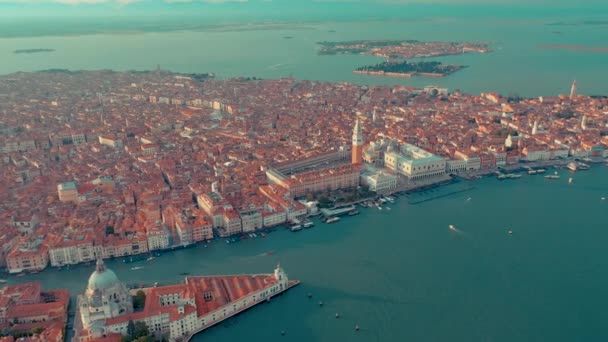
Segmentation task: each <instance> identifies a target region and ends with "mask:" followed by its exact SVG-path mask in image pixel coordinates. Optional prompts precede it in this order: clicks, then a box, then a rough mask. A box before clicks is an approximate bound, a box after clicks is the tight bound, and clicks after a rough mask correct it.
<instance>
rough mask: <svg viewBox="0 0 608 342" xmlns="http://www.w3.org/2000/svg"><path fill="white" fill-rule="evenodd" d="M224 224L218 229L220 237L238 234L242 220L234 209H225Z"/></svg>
mask: <svg viewBox="0 0 608 342" xmlns="http://www.w3.org/2000/svg"><path fill="white" fill-rule="evenodd" d="M223 222H224V224H223V225H222V227H220V228H219V229H218V230H219V232H220V236H221V237H226V236H230V235H235V234H240V233H242V232H243V226H242V220H241V217H240V216H239V213H238V212H237V211H236V210H234V209H230V210H225V211H224V214H223Z"/></svg>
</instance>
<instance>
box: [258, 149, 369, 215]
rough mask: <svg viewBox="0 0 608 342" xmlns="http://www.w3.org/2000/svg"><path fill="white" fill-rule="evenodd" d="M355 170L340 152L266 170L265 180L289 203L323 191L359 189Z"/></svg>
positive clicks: (341, 150)
mask: <svg viewBox="0 0 608 342" xmlns="http://www.w3.org/2000/svg"><path fill="white" fill-rule="evenodd" d="M359 168H360V166H359V164H352V160H351V161H349V160H348V151H347V150H346V149H343V148H341V149H339V150H338V151H336V152H331V153H326V154H323V155H320V156H318V157H314V158H309V159H304V160H299V161H295V162H292V163H285V164H281V165H278V166H275V167H269V168H268V169H267V170H266V177H267V178H268V182H269V183H270V184H274V185H278V186H280V187H283V188H284V189H286V190H287V191H288V194H287V196H288V197H289V198H291V199H293V198H298V197H302V196H305V195H307V194H313V193H318V192H323V191H335V190H339V189H348V188H355V187H357V186H358V185H359V176H360V170H359ZM288 216H289V215H288Z"/></svg>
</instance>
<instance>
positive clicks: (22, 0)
mask: <svg viewBox="0 0 608 342" xmlns="http://www.w3.org/2000/svg"><path fill="white" fill-rule="evenodd" d="M141 1H149V0H0V3H9V4H48V3H57V4H65V5H92V4H107V3H110V4H111V3H115V4H120V5H127V4H131V3H135V2H141ZM162 1H163V2H167V3H180V2H205V3H210V4H221V3H229V2H249V0H162ZM268 1H271V0H261V1H260V2H268Z"/></svg>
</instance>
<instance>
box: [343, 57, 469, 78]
mask: <svg viewBox="0 0 608 342" xmlns="http://www.w3.org/2000/svg"><path fill="white" fill-rule="evenodd" d="M463 68H466V67H465V66H462V65H450V64H447V65H444V64H442V63H441V62H435V61H433V62H424V61H422V62H408V61H387V62H383V63H379V64H376V65H370V66H363V67H360V68H357V69H355V70H354V71H353V72H354V73H356V74H368V75H378V76H396V77H413V76H425V77H443V76H446V75H449V74H452V73H454V72H456V71H458V70H460V69H463Z"/></svg>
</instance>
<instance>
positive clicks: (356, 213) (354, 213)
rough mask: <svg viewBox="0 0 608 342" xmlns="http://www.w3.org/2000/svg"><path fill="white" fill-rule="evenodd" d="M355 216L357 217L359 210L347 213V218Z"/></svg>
mask: <svg viewBox="0 0 608 342" xmlns="http://www.w3.org/2000/svg"><path fill="white" fill-rule="evenodd" d="M355 215H359V210H357V209H355V210H351V211H349V212H348V216H355Z"/></svg>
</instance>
